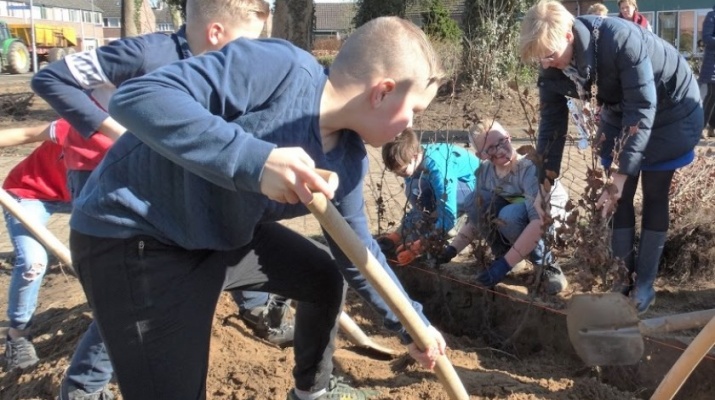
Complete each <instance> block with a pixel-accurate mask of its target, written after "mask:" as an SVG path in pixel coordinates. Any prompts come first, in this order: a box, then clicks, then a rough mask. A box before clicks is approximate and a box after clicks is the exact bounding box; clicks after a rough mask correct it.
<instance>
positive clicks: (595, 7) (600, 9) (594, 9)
mask: <svg viewBox="0 0 715 400" xmlns="http://www.w3.org/2000/svg"><path fill="white" fill-rule="evenodd" d="M588 13H589V14H592V15H603V16H606V15H608V7H606V6H605V5H603V4H602V3H594V4H591V7H589V8H588Z"/></svg>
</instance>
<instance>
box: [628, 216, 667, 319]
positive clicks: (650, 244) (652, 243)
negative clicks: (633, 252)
mask: <svg viewBox="0 0 715 400" xmlns="http://www.w3.org/2000/svg"><path fill="white" fill-rule="evenodd" d="M667 237H668V232H655V231H649V230H643V232H641V241H640V245H639V246H638V261H637V262H636V282H635V285H634V286H633V291H632V292H631V298H632V299H633V300H634V301H635V303H636V308H637V309H638V314H643V313H645V312H646V311H648V307H650V306H651V305H652V304H653V303H655V288H654V287H653V283H655V278H656V276H657V275H658V264H659V263H660V256H661V254H663V246H664V245H665V240H666V239H667Z"/></svg>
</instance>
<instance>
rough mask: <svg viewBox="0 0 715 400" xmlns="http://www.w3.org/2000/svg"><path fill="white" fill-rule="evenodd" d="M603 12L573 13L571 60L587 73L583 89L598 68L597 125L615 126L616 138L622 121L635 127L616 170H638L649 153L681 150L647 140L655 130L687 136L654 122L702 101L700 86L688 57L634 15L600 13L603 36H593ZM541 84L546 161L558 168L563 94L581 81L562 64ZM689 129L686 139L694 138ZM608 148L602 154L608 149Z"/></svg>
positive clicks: (670, 137) (668, 137)
mask: <svg viewBox="0 0 715 400" xmlns="http://www.w3.org/2000/svg"><path fill="white" fill-rule="evenodd" d="M598 18H600V17H597V16H590V15H588V16H582V17H578V18H576V20H575V21H574V26H573V33H574V43H573V44H574V48H573V52H574V61H573V63H574V64H575V66H576V68H577V69H578V72H579V75H580V76H581V77H582V78H583V79H584V80H585V84H584V86H585V88H586V93H590V90H591V85H592V84H593V82H594V79H595V76H596V75H597V80H598V81H597V85H598V86H597V89H598V93H597V102H598V104H599V105H601V106H602V111H601V125H600V129H601V130H604V129H605V130H608V129H609V127H610V128H612V130H615V131H616V132H615V134H614V135H611V136H609V139H610V140H611V141H613V140H614V137H613V136H618V135H619V133H620V132H622V131H623V130H624V129H627V128H628V127H631V126H637V127H638V131H637V132H636V133H635V134H634V135H632V136H630V137H629V138H628V140H627V141H626V142H625V145H624V147H623V150H622V151H621V153H620V156H619V159H618V168H619V173H622V174H626V175H637V174H638V173H639V171H640V166H641V163H642V162H645V159H646V155H647V156H648V157H647V159H648V160H661V161H662V160H663V159H665V160H667V159H670V158H675V157H678V156H680V155H682V154H668V152H669V151H671V149H669V146H650V147H649V146H648V142H649V140H650V137H651V133H653V135H663V136H664V137H663V138H662V139H663V140H659V142H660V143H663V141H665V142H672V143H678V142H681V141H683V137H682V135H681V132H672V131H669V130H667V129H657V128H658V127H661V126H665V125H668V124H669V123H672V122H673V121H677V120H679V119H682V118H686V117H688V116H690V115H691V114H692V113H693V112H694V110H695V109H696V108H698V107H701V105H700V92H699V90H698V87H697V82H696V81H695V78H694V76H693V73H692V71H691V69H690V67H689V66H688V63H687V61H686V60H685V59H684V58H683V57H682V56H681V55H680V54H679V53H678V51H677V50H676V49H675V48H674V47H673V46H671V45H670V44H669V43H667V42H665V41H664V40H662V39H661V38H659V37H658V36H656V35H655V34H654V33H652V32H649V31H647V30H644V29H641V28H640V27H638V26H637V25H635V24H633V23H631V22H629V21H626V20H623V19H620V18H603V20H602V24H601V26H600V29H599V39H598V43H594V40H592V31H593V24H594V22H595V21H596V19H598ZM596 47H597V51H596V50H595V48H596ZM538 85H539V99H540V101H541V119H540V123H539V137H538V150H539V152H540V153H541V154H544V155H545V160H544V161H545V169H546V170H551V171H555V172H557V173H558V172H559V171H560V165H561V159H562V155H563V150H564V145H565V141H566V132H567V129H568V121H569V116H568V108H567V105H566V102H567V99H568V97H577V90H576V84H575V83H573V81H572V80H571V79H569V78H568V77H567V76H566V75H565V74H564V73H563V71H561V70H559V69H555V68H548V69H543V68H542V69H541V70H540V73H539V82H538ZM654 128H656V129H654ZM619 131H620V132H619ZM606 133H608V132H606ZM685 134H687V135H689V136H692V135H699V132H696V133H693V132H687V133H685ZM689 136H688V141H690V140H691V139H692V138H690V137H689ZM695 139H696V140H697V138H695ZM603 148H605V149H608V148H612V146H610V147H609V146H603ZM678 148H680V146H678ZM604 153H606V150H604ZM608 153H609V154H603V153H602V154H601V155H602V156H606V157H608V156H610V152H608Z"/></svg>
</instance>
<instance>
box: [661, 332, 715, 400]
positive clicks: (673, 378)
mask: <svg viewBox="0 0 715 400" xmlns="http://www.w3.org/2000/svg"><path fill="white" fill-rule="evenodd" d="M713 345H715V318H711V319H710V322H708V324H707V325H705V328H703V330H702V331H700V333H699V334H698V336H696V337H695V339H694V340H693V342H692V343H690V346H688V348H687V349H685V351H684V352H683V354H681V355H680V357H679V358H678V361H676V362H675V364H673V367H672V368H671V369H670V371H668V373H667V374H666V375H665V378H663V380H662V381H661V382H660V385H658V388H657V389H656V390H655V392H654V393H653V396H652V397H651V400H670V399H672V398H673V397H674V396H675V395H676V394H677V393H678V390H680V387H681V386H683V383H685V380H686V379H688V377H689V376H690V374H691V373H692V372H693V370H694V369H695V367H696V366H697V365H698V364H699V363H700V361H701V360H702V359H703V357H705V355H706V354H707V353H708V352H709V351H710V349H712V347H713Z"/></svg>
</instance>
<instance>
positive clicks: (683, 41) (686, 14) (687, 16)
mask: <svg viewBox="0 0 715 400" xmlns="http://www.w3.org/2000/svg"><path fill="white" fill-rule="evenodd" d="M678 14H679V15H678V50H680V52H681V53H682V54H683V55H684V56H686V57H690V56H692V55H693V53H695V48H696V44H695V33H696V32H697V26H696V25H695V12H694V11H680V12H679V13H678Z"/></svg>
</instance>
